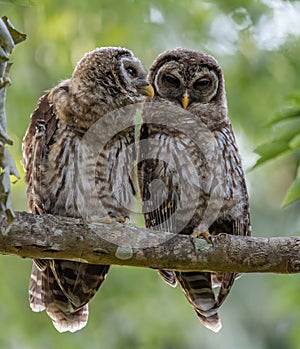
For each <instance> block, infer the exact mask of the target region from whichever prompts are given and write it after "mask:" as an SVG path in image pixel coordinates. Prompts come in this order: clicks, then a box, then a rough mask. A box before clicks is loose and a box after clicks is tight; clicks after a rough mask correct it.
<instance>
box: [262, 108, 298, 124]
mask: <svg viewBox="0 0 300 349" xmlns="http://www.w3.org/2000/svg"><path fill="white" fill-rule="evenodd" d="M298 117H300V108H296V109H290V110H287V111H285V112H281V113H277V114H276V115H275V117H274V118H273V119H271V120H270V121H269V122H268V123H267V126H272V125H274V124H276V123H278V122H280V121H283V120H288V119H293V118H298Z"/></svg>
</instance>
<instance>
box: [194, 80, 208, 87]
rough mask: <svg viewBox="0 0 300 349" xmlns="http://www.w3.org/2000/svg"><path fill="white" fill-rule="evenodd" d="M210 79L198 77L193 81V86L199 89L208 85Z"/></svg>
mask: <svg viewBox="0 0 300 349" xmlns="http://www.w3.org/2000/svg"><path fill="white" fill-rule="evenodd" d="M210 83H211V81H210V80H209V79H199V80H197V81H196V82H194V85H193V86H194V88H195V89H201V88H204V87H208V86H209V85H210Z"/></svg>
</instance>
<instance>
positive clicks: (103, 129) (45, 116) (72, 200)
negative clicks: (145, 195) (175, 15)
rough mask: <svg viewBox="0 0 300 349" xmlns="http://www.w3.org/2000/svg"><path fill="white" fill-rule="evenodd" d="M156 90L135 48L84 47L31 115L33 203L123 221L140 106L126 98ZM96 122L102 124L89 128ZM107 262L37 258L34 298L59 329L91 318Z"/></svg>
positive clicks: (27, 142) (27, 140) (27, 152)
mask: <svg viewBox="0 0 300 349" xmlns="http://www.w3.org/2000/svg"><path fill="white" fill-rule="evenodd" d="M152 92H153V89H152V88H151V86H149V85H148V84H147V82H146V73H145V70H144V68H143V67H142V64H141V62H140V61H139V60H138V59H137V58H136V57H135V56H134V55H133V53H132V52H131V51H129V50H127V49H125V48H117V47H104V48H97V49H95V50H94V51H91V52H89V53H87V54H85V55H84V57H83V58H82V59H81V60H80V61H79V63H78V64H77V66H76V68H75V70H74V72H73V75H72V77H71V78H70V79H68V80H65V81H63V82H61V83H60V84H58V85H57V86H56V87H54V88H53V89H51V90H50V91H49V92H47V93H46V94H45V95H43V96H42V97H41V98H40V99H39V101H38V105H37V108H36V109H35V111H34V112H33V114H32V116H31V121H30V125H29V128H28V130H27V132H26V135H25V137H24V141H23V164H24V168H25V171H26V178H25V179H26V183H27V185H28V188H27V199H28V204H29V209H30V211H31V212H32V213H35V214H45V213H50V214H53V215H61V216H68V217H78V218H83V219H84V220H86V221H87V222H110V221H112V220H118V221H124V218H125V217H126V216H128V214H129V211H128V208H129V205H130V202H129V201H130V197H131V196H132V195H133V194H134V186H133V180H132V175H131V168H132V162H133V152H132V151H131V149H132V147H130V145H132V144H133V143H134V127H133V126H132V125H133V117H134V112H132V111H130V109H126V106H128V105H131V104H134V103H137V102H141V101H142V99H143V94H146V95H149V94H152ZM119 108H121V109H119ZM124 108H125V111H124ZM115 110H123V112H122V113H121V112H120V113H119V114H118V116H120V115H121V117H122V118H123V119H126V120H125V123H124V124H125V125H127V128H123V129H122V128H121V129H120V128H119V129H118V130H117V131H114V130H116V127H117V125H116V124H117V123H116V118H115V117H114V116H113V115H111V113H112V112H113V111H115ZM97 123H98V124H99V123H100V126H99V125H98V127H97ZM94 125H96V126H94ZM92 126H93V127H96V131H97V132H94V133H93V132H90V129H91V128H92ZM88 132H90V134H88V136H86V135H87V133H88ZM93 134H94V138H92V139H91V137H92V135H93ZM95 134H96V135H95ZM99 137H100V138H99ZM101 137H102V138H101ZM103 140H104V141H103ZM98 141H99V142H98ZM101 142H102V143H103V142H104V144H100V143H101ZM127 146H128V149H129V151H127V152H126V154H125V156H122V157H120V156H119V153H121V152H122V151H123V149H124V148H126V147H127ZM108 270H109V265H93V264H84V263H79V262H71V261H65V260H35V261H34V262H33V266H32V274H31V279H30V289H29V295H30V306H31V308H32V310H33V311H43V310H46V312H47V313H48V315H49V316H50V318H51V319H52V321H53V324H54V326H55V327H56V329H57V330H58V331H60V332H64V331H70V332H74V331H77V330H79V329H81V328H82V327H84V326H85V325H86V322H87V319H88V302H89V301H90V299H91V298H92V297H93V296H94V294H95V293H96V291H97V290H98V289H99V287H100V285H101V284H102V282H103V280H104V279H105V277H106V274H107V272H108Z"/></svg>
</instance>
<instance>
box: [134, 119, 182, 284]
mask: <svg viewBox="0 0 300 349" xmlns="http://www.w3.org/2000/svg"><path fill="white" fill-rule="evenodd" d="M148 137H149V134H148V128H147V125H143V126H142V128H141V130H140V134H139V141H138V147H137V148H138V155H137V159H138V161H137V168H138V184H139V189H140V195H141V198H142V212H143V214H144V220H145V225H146V227H147V228H152V229H154V230H160V231H169V232H172V231H173V225H174V219H173V214H174V212H175V211H176V205H177V200H176V197H177V195H178V193H177V190H176V185H175V184H174V180H173V174H174V173H172V171H171V172H170V170H169V168H168V166H167V164H166V163H165V162H164V161H163V160H159V159H156V155H155V154H153V157H152V154H150V153H149V148H148V145H149V144H148V142H147V140H148V139H149V138H148ZM144 140H146V142H143V141H144ZM157 272H158V274H159V275H160V276H161V278H162V279H163V280H164V281H165V282H166V283H168V284H169V285H170V286H172V287H175V286H176V284H177V281H176V278H175V275H174V273H173V272H172V271H170V270H158V271H157Z"/></svg>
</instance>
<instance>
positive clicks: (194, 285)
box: [175, 271, 222, 332]
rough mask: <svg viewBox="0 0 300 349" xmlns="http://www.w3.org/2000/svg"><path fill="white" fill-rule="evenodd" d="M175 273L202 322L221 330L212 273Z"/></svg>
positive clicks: (216, 330)
mask: <svg viewBox="0 0 300 349" xmlns="http://www.w3.org/2000/svg"><path fill="white" fill-rule="evenodd" d="M175 275H176V279H177V281H178V283H179V284H180V286H181V288H182V290H183V292H184V293H185V296H186V298H187V300H188V301H189V302H190V304H191V305H192V306H193V307H194V309H195V311H196V314H197V316H198V318H199V320H200V321H201V323H202V324H203V325H204V326H205V327H207V328H208V329H210V330H212V331H214V332H218V331H220V329H221V328H222V323H221V320H220V318H219V315H218V307H217V306H216V297H215V294H214V292H213V289H212V283H211V275H210V273H201V272H178V271H176V272H175Z"/></svg>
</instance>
